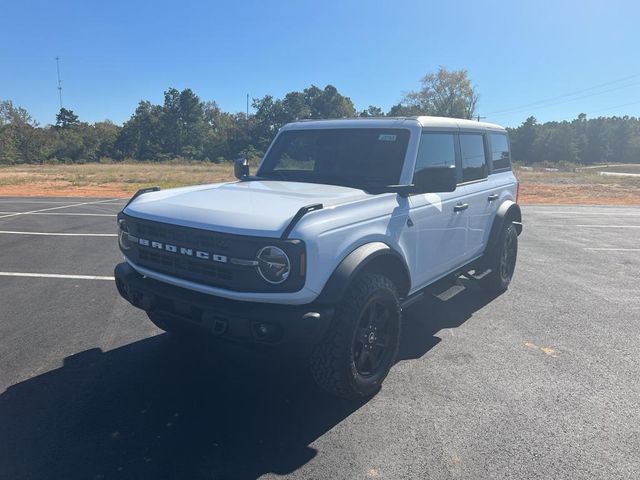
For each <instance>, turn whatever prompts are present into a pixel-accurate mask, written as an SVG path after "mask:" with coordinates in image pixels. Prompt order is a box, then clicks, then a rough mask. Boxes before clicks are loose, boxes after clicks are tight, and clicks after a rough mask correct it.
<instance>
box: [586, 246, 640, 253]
mask: <svg viewBox="0 0 640 480" xmlns="http://www.w3.org/2000/svg"><path fill="white" fill-rule="evenodd" d="M584 249H585V250H594V251H597V252H640V248H599V247H585V248H584Z"/></svg>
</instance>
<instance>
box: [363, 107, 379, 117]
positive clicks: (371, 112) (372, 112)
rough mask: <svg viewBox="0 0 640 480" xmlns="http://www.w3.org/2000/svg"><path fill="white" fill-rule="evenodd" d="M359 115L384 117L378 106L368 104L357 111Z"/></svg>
mask: <svg viewBox="0 0 640 480" xmlns="http://www.w3.org/2000/svg"><path fill="white" fill-rule="evenodd" d="M358 116H359V117H384V112H383V111H382V109H381V108H380V107H376V106H374V105H369V106H368V107H367V108H365V109H364V110H362V111H360V112H359V113H358Z"/></svg>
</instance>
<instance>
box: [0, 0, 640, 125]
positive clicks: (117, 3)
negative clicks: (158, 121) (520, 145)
mask: <svg viewBox="0 0 640 480" xmlns="http://www.w3.org/2000/svg"><path fill="white" fill-rule="evenodd" d="M2 17H3V22H2V29H0V72H1V74H0V100H4V99H11V100H13V101H14V103H16V104H18V105H21V106H24V107H25V108H27V109H28V110H29V111H30V112H31V114H32V115H33V116H34V117H35V118H36V119H37V120H38V121H40V122H41V123H51V122H53V121H54V119H55V113H56V111H57V109H58V97H57V89H56V87H57V85H56V69H55V68H56V65H55V57H56V55H59V56H60V58H61V70H62V78H63V88H64V90H63V102H64V105H65V106H66V107H67V108H71V109H73V110H74V111H75V112H76V113H77V114H78V115H79V116H80V118H81V120H85V121H90V122H93V121H97V120H102V119H105V118H108V119H111V120H113V121H115V122H117V123H121V122H123V121H125V120H126V119H127V118H128V117H129V116H130V115H131V113H132V112H133V110H134V109H135V106H136V104H137V103H138V102H139V101H140V100H141V99H146V100H151V101H153V102H157V103H160V102H161V101H162V92H163V91H164V90H166V89H167V88H168V87H170V86H173V87H176V88H179V89H181V88H186V87H190V88H192V89H193V90H194V91H195V92H196V93H197V94H198V95H199V96H200V97H201V98H202V99H204V100H215V101H216V102H218V104H219V105H220V106H221V107H222V108H223V109H225V110H228V111H244V108H245V96H246V94H247V93H249V94H250V95H251V97H261V96H263V95H265V94H272V95H275V96H282V95H283V94H285V93H286V92H288V91H291V90H301V89H303V88H305V87H307V86H309V85H310V84H315V85H318V86H321V87H323V86H324V85H326V84H327V83H331V84H333V85H335V86H336V87H337V88H338V90H339V91H340V92H341V93H343V94H344V95H347V96H349V97H351V99H352V100H353V102H354V103H355V105H356V107H357V108H358V109H362V108H365V107H367V106H368V105H369V104H373V105H378V106H380V107H382V108H383V109H384V110H387V109H388V108H389V107H390V106H391V105H393V104H395V103H397V102H398V101H399V100H400V98H401V96H402V93H403V92H405V91H408V90H411V89H415V88H417V87H418V86H419V80H420V78H421V77H422V76H423V75H424V74H425V73H427V72H432V71H435V70H437V68H438V66H440V65H442V66H445V67H447V68H449V69H461V68H464V69H467V70H468V71H469V74H470V76H471V78H472V80H473V82H474V84H475V85H476V86H477V88H478V91H479V92H480V102H479V108H478V110H479V113H480V114H481V115H486V116H487V117H488V120H490V121H495V122H497V123H502V124H504V125H508V126H515V125H518V124H519V123H520V122H522V121H523V120H524V119H525V118H526V117H527V116H528V115H535V116H536V117H537V118H538V119H539V120H541V121H546V120H561V119H570V118H574V117H575V116H576V115H577V114H578V113H580V112H585V113H587V114H588V115H589V116H592V115H593V116H598V115H605V116H609V115H624V114H628V115H636V116H639V115H640V28H639V27H638V19H640V3H638V2H637V1H623V0H620V1H615V0H612V1H610V2H605V1H595V0H582V1H578V0H555V1H546V0H540V1H526V2H524V1H523V2H520V1H513V0H512V1H492V0H486V1H482V2H480V1H457V2H444V1H438V2H431V1H403V0H396V1H389V2H378V1H373V0H369V1H349V0H341V1H333V0H324V1H322V2H320V1H315V2H303V1H279V2H268V1H246V2H243V1H237V0H236V1H233V2H225V1H219V2H215V1H201V2H194V1H189V0H182V1H180V2H175V1H174V2H167V1H133V0H129V1H121V0H111V1H102V2H98V1H88V0H84V1H64V0H59V1H57V2H52V1H46V2H45V1H38V2H35V1H29V0H8V1H5V2H3V6H2ZM576 92H580V93H576ZM568 94H572V95H568ZM556 97H557V98H556ZM550 98H555V100H553V101H548V102H546V103H539V102H540V101H542V100H547V99H550ZM530 104H533V105H531V106H529V107H527V108H522V109H519V110H517V109H516V110H514V109H515V108H516V107H520V106H522V105H530ZM620 105H624V106H620ZM618 106H620V107H619V108H614V107H618Z"/></svg>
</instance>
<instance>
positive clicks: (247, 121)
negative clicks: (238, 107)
mask: <svg viewBox="0 0 640 480" xmlns="http://www.w3.org/2000/svg"><path fill="white" fill-rule="evenodd" d="M247 135H249V94H248V93H247Z"/></svg>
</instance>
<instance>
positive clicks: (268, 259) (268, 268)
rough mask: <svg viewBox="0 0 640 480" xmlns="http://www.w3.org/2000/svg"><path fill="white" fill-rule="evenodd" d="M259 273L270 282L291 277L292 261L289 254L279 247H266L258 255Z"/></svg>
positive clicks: (279, 281)
mask: <svg viewBox="0 0 640 480" xmlns="http://www.w3.org/2000/svg"><path fill="white" fill-rule="evenodd" d="M256 260H257V261H258V266H257V267H256V268H257V270H258V273H259V274H260V276H261V277H262V278H264V279H265V280H266V281H267V282H269V283H275V284H277V283H282V282H284V281H285V280H286V279H287V278H288V277H289V272H290V271H291V263H290V262H289V257H287V254H286V253H284V252H283V251H282V249H280V248H278V247H272V246H269V247H264V248H262V249H260V251H259V252H258V255H257V256H256Z"/></svg>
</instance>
